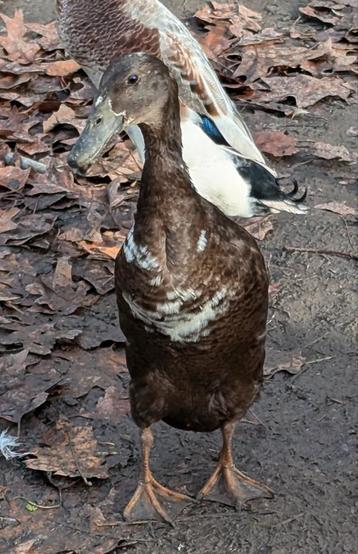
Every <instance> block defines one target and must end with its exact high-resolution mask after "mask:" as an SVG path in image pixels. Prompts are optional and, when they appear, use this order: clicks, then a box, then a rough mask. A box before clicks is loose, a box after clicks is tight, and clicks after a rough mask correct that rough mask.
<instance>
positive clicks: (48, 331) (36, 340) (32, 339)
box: [0, 323, 81, 356]
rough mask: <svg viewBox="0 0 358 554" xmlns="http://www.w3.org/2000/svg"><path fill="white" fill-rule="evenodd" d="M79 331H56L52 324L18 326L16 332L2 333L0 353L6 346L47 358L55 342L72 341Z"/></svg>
mask: <svg viewBox="0 0 358 554" xmlns="http://www.w3.org/2000/svg"><path fill="white" fill-rule="evenodd" d="M80 334H81V331H80V330H78V329H71V330H63V329H56V328H55V324H54V323H43V324H38V325H36V324H34V325H21V324H20V325H18V330H16V331H12V332H10V333H9V332H6V333H2V336H1V339H0V345H1V346H0V351H1V350H3V349H6V348H7V347H8V346H13V347H17V348H18V347H19V346H20V347H22V348H23V349H26V350H28V351H29V352H32V353H34V354H39V355H40V356H47V355H48V354H51V352H52V349H53V347H54V346H55V344H56V343H57V342H59V343H60V342H68V341H70V342H71V341H73V340H74V339H75V338H76V337H77V336H78V335H80Z"/></svg>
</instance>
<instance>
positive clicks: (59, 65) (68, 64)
mask: <svg viewBox="0 0 358 554" xmlns="http://www.w3.org/2000/svg"><path fill="white" fill-rule="evenodd" d="M79 69H81V66H80V65H79V64H78V63H77V62H75V61H74V60H59V61H57V62H52V63H48V64H46V73H47V75H50V76H52V77H67V76H68V75H72V74H73V73H76V71H78V70H79Z"/></svg>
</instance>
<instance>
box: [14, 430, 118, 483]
mask: <svg viewBox="0 0 358 554" xmlns="http://www.w3.org/2000/svg"><path fill="white" fill-rule="evenodd" d="M56 429H57V437H56V441H55V442H54V443H53V444H52V445H51V446H45V447H38V448H33V449H32V450H31V451H30V454H31V456H34V457H33V458H30V459H27V460H26V462H25V464H26V466H27V467H28V468H30V469H35V470H38V471H45V472H51V473H54V474H55V475H62V476H64V477H72V478H73V477H82V479H85V480H86V479H91V478H93V477H95V478H97V479H107V478H108V470H107V468H106V465H105V459H104V458H103V455H102V454H101V452H100V448H99V446H98V443H97V441H96V439H95V437H94V435H93V429H92V427H89V426H84V427H77V426H73V425H71V424H70V423H69V422H67V421H66V420H64V419H61V420H59V421H58V422H57V425H56Z"/></svg>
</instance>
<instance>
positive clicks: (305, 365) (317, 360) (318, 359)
mask: <svg viewBox="0 0 358 554" xmlns="http://www.w3.org/2000/svg"><path fill="white" fill-rule="evenodd" d="M332 358H334V356H325V357H324V358H317V359H316V360H308V362H305V363H304V367H303V368H302V369H301V371H299V372H298V373H296V375H294V376H293V377H292V382H293V381H295V380H296V379H297V377H300V375H302V373H304V372H305V371H306V370H307V369H308V366H310V365H313V364H318V363H319V362H325V361H327V360H332Z"/></svg>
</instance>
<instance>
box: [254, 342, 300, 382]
mask: <svg viewBox="0 0 358 554" xmlns="http://www.w3.org/2000/svg"><path fill="white" fill-rule="evenodd" d="M305 362H306V359H305V358H304V357H303V356H302V354H301V353H299V352H283V351H278V350H273V349H272V348H268V349H267V353H266V360H265V367H264V375H265V377H272V376H273V375H275V373H278V372H279V371H287V372H288V373H290V374H291V375H296V374H297V373H299V372H300V371H301V369H302V367H303V366H304V364H305Z"/></svg>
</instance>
